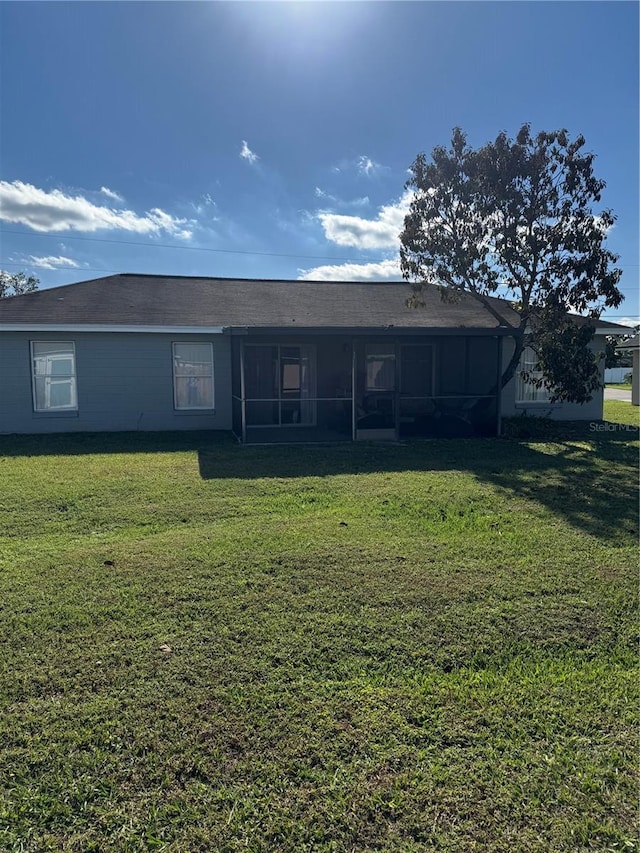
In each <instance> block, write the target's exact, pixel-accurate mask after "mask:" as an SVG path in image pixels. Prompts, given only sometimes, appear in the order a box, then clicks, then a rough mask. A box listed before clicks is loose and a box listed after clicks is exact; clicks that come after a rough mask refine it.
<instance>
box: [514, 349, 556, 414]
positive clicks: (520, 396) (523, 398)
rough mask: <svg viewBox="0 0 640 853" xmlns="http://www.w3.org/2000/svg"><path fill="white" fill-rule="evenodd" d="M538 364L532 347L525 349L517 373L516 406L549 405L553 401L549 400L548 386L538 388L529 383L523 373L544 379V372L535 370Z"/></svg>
mask: <svg viewBox="0 0 640 853" xmlns="http://www.w3.org/2000/svg"><path fill="white" fill-rule="evenodd" d="M537 363H538V357H537V355H536V354H535V352H534V351H533V349H532V348H531V347H527V346H526V347H525V348H524V349H523V350H522V354H521V355H520V362H519V364H518V370H517V371H516V405H518V406H530V405H535V404H536V403H541V404H544V405H548V404H549V403H550V402H551V400H550V398H549V389H548V388H547V386H546V385H542V387H540V388H538V387H537V386H535V385H533V384H532V383H531V382H528V381H527V380H526V379H525V378H524V377H523V375H522V374H523V373H524V372H527V373H530V374H531V375H532V376H534V377H535V378H537V379H542V378H543V377H544V374H543V372H542V370H534V368H535V366H536V364H537Z"/></svg>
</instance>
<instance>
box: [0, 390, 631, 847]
mask: <svg viewBox="0 0 640 853" xmlns="http://www.w3.org/2000/svg"><path fill="white" fill-rule="evenodd" d="M606 407H607V408H606V411H607V417H608V418H609V420H610V422H611V423H610V425H609V426H608V427H605V428H603V429H600V430H596V429H591V428H590V427H589V425H585V426H584V427H583V428H582V429H576V428H575V427H569V426H565V427H562V428H558V430H557V432H556V433H554V434H552V435H551V436H550V437H547V438H545V439H542V438H539V437H538V438H535V439H534V440H528V441H527V440H515V439H502V440H477V441H476V440H473V441H470V440H464V441H462V440H456V441H450V442H447V441H432V442H423V443H419V442H417V443H415V444H409V445H400V446H386V447H385V446H375V445H372V446H367V445H359V446H344V447H332V448H330V449H327V448H323V447H308V448H304V449H302V448H299V447H296V448H291V447H286V448H285V447H283V448H240V447H237V446H235V445H234V444H232V443H230V442H228V441H225V440H224V439H216V438H214V437H212V436H211V435H202V434H201V435H193V436H180V435H158V436H153V435H144V434H136V435H121V436H119V435H109V436H97V435H86V436H60V437H49V438H36V437H13V438H3V439H0V453H1V454H2V458H1V459H0V482H2V491H1V492H0V531H1V535H0V610H1V613H0V632H1V633H2V649H3V652H2V656H1V658H0V672H1V676H0V703H1V707H0V743H1V744H2V752H1V756H0V780H1V781H0V849H2V850H7V851H34V853H35V851H37V853H41V851H56V853H58V851H82V853H85V851H100V853H108V852H109V851H114V852H115V851H118V852H119V853H120V851H124V852H125V853H127V851H148V850H155V851H172V853H177V851H180V852H181V853H182V851H189V852H190V853H191V851H221V853H233V851H241V850H242V851H247V850H248V851H255V853H257V852H258V851H265V853H266V851H291V853H294V851H295V853H298V851H326V853H329V852H330V851H359V852H360V851H362V853H364V851H403V853H404V851H406V853H412V851H415V853H417V851H426V850H438V851H451V853H454V851H455V853H459V851H495V853H498V851H500V853H503V852H504V851H507V850H508V851H539V852H540V853H550V851H572V853H575V851H595V850H597V851H621V850H632V849H637V848H636V844H637V841H638V837H637V824H636V818H637V810H636V799H637V748H638V738H637V723H638V720H637V716H638V715H637V709H638V698H639V697H638V683H640V682H639V680H638V671H637V670H638V667H637V638H636V634H637V574H636V560H637V555H636V542H637V503H636V502H635V500H636V499H635V497H634V491H635V483H636V482H637V468H636V465H637V444H638V442H637V438H638V435H637V431H635V430H634V429H633V428H631V429H624V428H622V427H621V426H616V427H615V428H613V423H616V424H618V425H623V424H627V425H633V424H634V423H636V421H635V420H634V419H635V418H637V414H638V412H637V410H636V409H632V407H631V406H630V404H628V403H623V402H617V401H611V402H608V403H607V404H606ZM518 426H520V427H522V424H519V425H518ZM596 426H597V425H596Z"/></svg>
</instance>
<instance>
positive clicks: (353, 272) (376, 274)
mask: <svg viewBox="0 0 640 853" xmlns="http://www.w3.org/2000/svg"><path fill="white" fill-rule="evenodd" d="M298 272H299V273H300V275H299V276H298V279H299V280H301V281H401V280H402V274H401V272H400V262H399V260H398V258H390V259H389V260H386V261H379V262H378V263H371V264H358V263H345V264H326V265H325V266H321V267H314V268H313V269H308V270H298Z"/></svg>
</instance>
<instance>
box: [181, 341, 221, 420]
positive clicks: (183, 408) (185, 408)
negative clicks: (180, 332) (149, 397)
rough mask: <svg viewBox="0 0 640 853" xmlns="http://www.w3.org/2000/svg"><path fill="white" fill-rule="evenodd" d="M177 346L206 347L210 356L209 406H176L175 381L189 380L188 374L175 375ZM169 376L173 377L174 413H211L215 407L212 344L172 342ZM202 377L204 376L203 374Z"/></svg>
mask: <svg viewBox="0 0 640 853" xmlns="http://www.w3.org/2000/svg"><path fill="white" fill-rule="evenodd" d="M177 346H178V347H179V346H207V347H209V352H210V354H211V359H210V364H211V405H210V406H180V405H178V393H177V392H178V387H177V386H178V383H177V382H176V379H185V378H189V376H188V374H184V375H182V374H180V375H178V374H177V373H176V347H177ZM171 374H172V376H173V408H174V411H176V412H213V411H214V410H215V407H216V383H215V368H214V360H213V343H212V342H211V341H173V342H172V344H171ZM203 375H204V374H203Z"/></svg>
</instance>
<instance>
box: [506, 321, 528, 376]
mask: <svg viewBox="0 0 640 853" xmlns="http://www.w3.org/2000/svg"><path fill="white" fill-rule="evenodd" d="M510 337H512V338H513V340H514V341H515V349H514V351H513V355H512V356H511V360H510V361H509V364H508V365H507V366H506V368H505V370H504V372H503V374H502V387H503V388H504V387H505V386H506V385H507V384H508V383H509V382H511V380H512V379H513V377H514V376H515V375H516V371H517V370H518V365H519V364H520V356H521V355H522V352H523V350H524V347H525V340H524V325H522V326H520V328H519V329H514V331H513V335H510Z"/></svg>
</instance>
